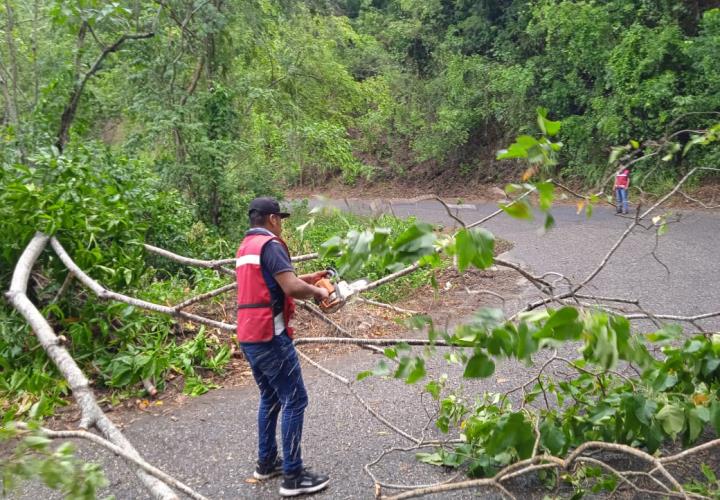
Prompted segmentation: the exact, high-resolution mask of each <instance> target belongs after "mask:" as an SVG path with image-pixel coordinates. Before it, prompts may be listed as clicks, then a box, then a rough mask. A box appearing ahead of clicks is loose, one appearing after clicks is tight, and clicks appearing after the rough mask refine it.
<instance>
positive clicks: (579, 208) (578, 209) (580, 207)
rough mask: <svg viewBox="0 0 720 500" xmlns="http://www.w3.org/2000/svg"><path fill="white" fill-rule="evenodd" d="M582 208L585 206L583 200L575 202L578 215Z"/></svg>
mask: <svg viewBox="0 0 720 500" xmlns="http://www.w3.org/2000/svg"><path fill="white" fill-rule="evenodd" d="M583 208H585V202H584V201H578V202H577V214H578V215H580V212H582V211H583Z"/></svg>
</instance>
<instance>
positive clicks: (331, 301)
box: [315, 267, 368, 313]
mask: <svg viewBox="0 0 720 500" xmlns="http://www.w3.org/2000/svg"><path fill="white" fill-rule="evenodd" d="M327 271H328V274H327V276H326V277H325V278H321V279H320V280H318V281H317V282H316V283H315V286H317V287H320V288H324V289H325V290H327V291H328V298H327V299H323V300H322V301H320V302H318V305H319V306H320V309H322V311H323V312H325V313H334V312H335V311H337V310H338V309H340V308H341V307H342V306H344V305H345V304H347V302H348V300H349V299H350V298H351V297H353V296H354V295H357V294H358V293H359V292H361V291H362V290H363V289H364V288H365V287H366V286H367V284H368V281H367V280H364V279H363V280H357V281H353V282H352V283H348V282H347V281H345V280H340V279H339V274H338V272H337V271H336V270H335V269H333V268H331V267H330V268H328V269H327Z"/></svg>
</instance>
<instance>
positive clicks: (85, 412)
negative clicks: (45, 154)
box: [5, 233, 178, 500]
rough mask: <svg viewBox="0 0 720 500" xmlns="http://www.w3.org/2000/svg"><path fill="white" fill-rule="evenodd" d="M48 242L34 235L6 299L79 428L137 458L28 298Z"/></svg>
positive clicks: (161, 494) (168, 495)
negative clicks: (69, 397) (75, 410)
mask: <svg viewBox="0 0 720 500" xmlns="http://www.w3.org/2000/svg"><path fill="white" fill-rule="evenodd" d="M48 239H49V237H48V236H47V235H45V234H42V233H37V234H35V236H34V237H33V239H32V240H31V241H30V243H29V244H28V245H27V247H26V248H25V250H24V251H23V253H22V255H21V256H20V259H19V260H18V262H17V264H16V266H15V270H14V272H13V276H12V281H11V284H10V290H9V291H8V292H7V293H6V294H5V296H6V297H7V299H8V301H9V302H10V303H11V304H12V305H13V307H15V309H16V310H17V311H18V312H19V313H20V314H21V315H22V316H23V317H24V318H25V320H26V321H27V322H28V324H29V325H30V327H31V328H32V330H33V331H34V332H35V335H36V336H37V338H38V341H39V342H40V345H41V346H42V347H43V349H44V350H45V352H46V353H47V355H48V357H49V358H50V359H51V360H52V361H53V363H55V366H56V367H57V369H58V370H59V371H60V373H61V374H62V375H63V377H65V379H66V380H67V381H68V384H69V385H70V389H71V390H72V393H73V397H74V398H75V401H77V403H78V406H79V407H80V411H81V412H82V418H81V420H80V427H81V428H82V429H87V428H89V427H91V426H93V425H94V426H95V427H97V429H98V430H99V431H100V432H101V433H102V434H103V435H104V436H105V437H106V438H107V439H108V440H109V441H110V442H112V443H113V444H115V445H117V446H119V447H121V448H123V449H124V450H125V451H126V452H127V453H128V454H130V455H131V456H134V457H137V458H139V457H140V455H139V454H138V452H137V450H135V448H134V447H133V445H132V444H131V443H130V441H128V440H127V438H126V437H125V436H124V435H123V434H122V432H120V430H118V428H117V427H115V424H113V423H112V421H111V420H110V419H109V418H107V416H106V415H105V413H103V411H102V410H101V409H100V407H99V406H98V404H97V401H96V400H95V396H94V394H93V391H92V390H91V389H90V382H89V381H88V379H87V378H86V377H85V374H84V373H83V372H82V370H80V368H79V367H78V365H77V364H76V363H75V360H74V359H73V358H72V356H70V354H69V353H68V351H67V350H66V349H65V348H64V347H62V345H61V344H60V341H59V340H58V338H57V336H56V335H55V332H54V331H53V328H52V327H51V326H50V324H49V323H48V322H47V320H46V319H45V318H44V317H43V315H42V314H41V313H40V311H38V309H37V308H36V307H35V305H34V304H33V303H32V302H31V301H30V299H29V298H28V297H27V286H28V281H29V279H30V272H31V271H32V268H33V267H34V265H35V262H36V261H37V259H38V257H39V256H40V254H41V253H42V252H43V250H44V249H45V247H46V246H47V242H48ZM135 471H136V474H137V475H138V478H139V479H140V480H141V481H142V483H143V484H144V485H145V487H146V488H147V489H148V490H149V491H150V492H151V494H152V495H153V497H155V498H158V499H167V500H170V499H177V498H178V497H177V495H176V494H175V493H174V492H173V491H172V490H171V489H170V488H169V487H168V486H167V485H166V484H165V483H163V482H162V481H159V480H158V479H156V478H155V477H152V476H150V475H148V474H147V473H146V472H145V471H143V470H140V469H135Z"/></svg>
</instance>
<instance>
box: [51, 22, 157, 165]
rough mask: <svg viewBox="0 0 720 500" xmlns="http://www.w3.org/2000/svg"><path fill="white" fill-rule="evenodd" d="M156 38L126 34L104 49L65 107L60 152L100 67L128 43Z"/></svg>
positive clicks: (153, 34)
mask: <svg viewBox="0 0 720 500" xmlns="http://www.w3.org/2000/svg"><path fill="white" fill-rule="evenodd" d="M153 36H155V33H134V34H128V33H125V34H124V35H122V36H121V37H120V38H118V39H117V40H115V43H113V44H112V45H110V46H108V47H106V48H105V49H103V51H102V52H101V53H100V55H99V56H98V58H97V59H95V62H94V63H93V65H92V66H91V67H90V69H89V70H88V72H87V73H85V75H84V76H83V77H82V79H81V80H80V81H79V82H77V83H76V84H75V88H74V89H73V91H72V93H71V94H70V99H69V100H68V103H67V105H66V106H65V110H64V111H63V113H62V116H61V117H60V128H59V130H58V134H57V139H56V142H55V146H57V148H58V150H59V151H61V152H62V150H63V149H64V148H65V145H66V144H67V142H68V139H69V137H70V136H69V132H70V126H71V125H72V122H73V121H74V120H75V114H76V112H77V108H78V104H79V102H80V96H81V95H82V92H83V90H84V89H85V84H86V83H87V81H88V80H89V79H90V78H91V77H92V76H93V75H94V74H95V73H97V72H98V70H99V69H100V66H101V65H102V63H103V61H104V60H105V58H106V57H107V56H108V55H110V54H112V53H113V52H117V51H118V50H119V49H120V47H121V46H122V45H123V44H124V43H125V42H127V41H132V40H143V39H146V38H151V37H153Z"/></svg>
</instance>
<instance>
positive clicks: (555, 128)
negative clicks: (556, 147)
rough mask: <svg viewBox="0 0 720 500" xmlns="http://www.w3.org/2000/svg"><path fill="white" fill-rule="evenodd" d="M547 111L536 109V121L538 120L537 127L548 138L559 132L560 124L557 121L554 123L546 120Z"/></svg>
mask: <svg viewBox="0 0 720 500" xmlns="http://www.w3.org/2000/svg"><path fill="white" fill-rule="evenodd" d="M547 113H548V111H547V109H545V108H538V110H537V120H538V126H539V127H540V130H541V131H542V133H543V134H544V135H548V136H550V137H553V136H555V135H557V134H558V132H560V125H561V122H559V121H557V122H554V121H552V120H548V119H547Z"/></svg>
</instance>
